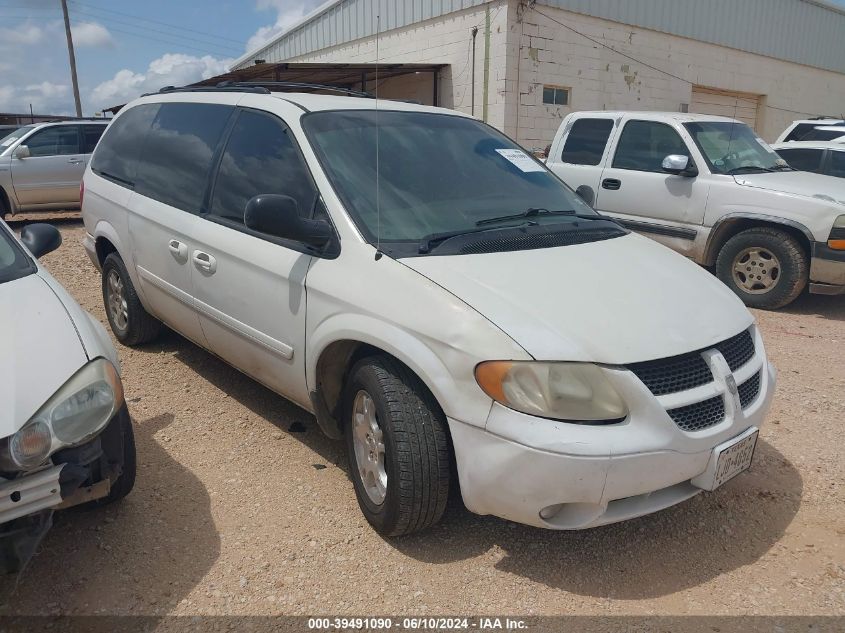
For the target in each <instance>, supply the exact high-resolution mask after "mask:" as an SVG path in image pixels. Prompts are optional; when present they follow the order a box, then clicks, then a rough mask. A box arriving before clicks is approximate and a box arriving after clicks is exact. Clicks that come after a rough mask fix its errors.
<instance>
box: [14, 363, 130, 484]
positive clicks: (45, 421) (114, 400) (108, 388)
mask: <svg viewBox="0 0 845 633" xmlns="http://www.w3.org/2000/svg"><path fill="white" fill-rule="evenodd" d="M121 406H123V385H122V383H121V382H120V376H119V375H118V373H117V370H116V369H115V368H114V365H112V364H111V363H110V362H109V361H108V360H106V359H104V358H98V359H96V360H94V361H91V362H90V363H88V364H87V365H85V366H84V367H83V368H82V369H80V370H79V371H78V372H76V373H75V374H74V375H73V377H71V379H70V380H68V381H67V382H66V383H65V384H64V385H62V387H61V388H60V389H59V390H58V391H57V392H56V393H54V394H53V396H52V397H51V398H50V399H49V400H48V401H47V402H46V404H44V406H43V407H41V408H40V409H39V410H38V412H37V413H36V414H35V415H34V416H32V418H30V420H29V421H28V422H27V423H26V424H24V425H23V426H22V427H21V429H20V430H19V431H18V432H17V433H15V434H14V435H12V436H11V437H9V438H7V440H6V441H5V446H3V447H2V448H3V449H5V450H0V467H2V468H4V469H7V470H16V469H26V468H32V467H35V466H38V465H39V464H41V463H43V462H44V460H45V459H47V457H48V456H49V455H51V454H53V453H54V452H56V451H57V450H59V449H61V448H65V447H67V446H74V445H76V444H82V443H84V442H85V441H87V440H89V439H91V438H92V437H94V436H95V435H96V434H97V433H99V432H100V431H101V430H102V429H103V427H105V426H106V424H108V421H109V420H111V418H112V417H113V416H114V414H115V413H116V412H117V411H118V410H119V409H120V407H121Z"/></svg>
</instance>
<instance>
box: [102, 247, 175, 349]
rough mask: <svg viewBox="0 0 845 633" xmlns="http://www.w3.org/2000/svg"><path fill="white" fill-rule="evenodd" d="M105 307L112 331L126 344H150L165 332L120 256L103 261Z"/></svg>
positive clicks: (109, 257) (110, 256)
mask: <svg viewBox="0 0 845 633" xmlns="http://www.w3.org/2000/svg"><path fill="white" fill-rule="evenodd" d="M103 304H104V305H105V308H106V316H107V317H108V320H109V325H110V326H111V329H112V332H114V335H115V337H117V340H118V341H120V342H121V343H123V344H124V345H128V346H132V345H140V344H142V343H148V342H150V341H152V340H153V339H155V337H156V336H158V333H159V332H160V331H161V322H160V321H158V320H157V319H155V318H154V317H153V316H151V315H150V314H149V313H148V312H147V311H146V310H144V306H143V305H141V300H140V299H139V298H138V294H137V293H136V292H135V286H133V285H132V280H131V279H130V278H129V273H128V272H127V271H126V266H125V265H124V263H123V260H122V259H121V258H120V255H118V254H117V253H111V254H110V255H109V256H108V257H106V260H105V261H104V262H103Z"/></svg>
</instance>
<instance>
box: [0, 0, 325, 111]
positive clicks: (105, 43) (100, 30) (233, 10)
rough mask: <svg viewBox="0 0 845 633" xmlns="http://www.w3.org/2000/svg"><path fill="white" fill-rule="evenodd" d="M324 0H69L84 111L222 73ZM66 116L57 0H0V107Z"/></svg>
mask: <svg viewBox="0 0 845 633" xmlns="http://www.w3.org/2000/svg"><path fill="white" fill-rule="evenodd" d="M323 2H324V0H219V1H218V0H141V1H137V0H135V1H132V0H68V9H69V13H70V17H71V29H72V32H73V39H74V44H75V49H76V64H77V71H78V76H79V91H80V95H81V98H82V108H83V113H84V114H86V115H92V114H94V112H95V111H97V110H101V109H102V108H104V107H109V106H111V105H115V104H118V103H124V102H125V101H127V100H129V99H132V98H134V97H136V96H138V95H139V94H141V93H142V92H147V91H150V90H157V89H158V88H159V87H161V86H165V85H171V84H172V85H178V84H185V83H191V82H194V81H197V80H199V79H201V78H204V77H208V76H213V75H216V74H219V73H221V72H225V71H226V70H227V68H228V66H229V64H230V63H231V62H232V60H233V59H235V58H237V57H239V56H240V55H242V54H243V53H244V52H246V50H247V48H248V47H249V48H252V47H253V46H254V45H256V44H258V43H260V42H261V41H262V40H266V39H268V38H270V37H272V36H273V35H275V34H276V33H278V32H279V31H280V30H282V29H284V28H285V27H287V26H288V25H290V24H291V23H293V22H294V21H296V20H297V19H299V18H301V17H302V16H303V15H305V14H307V13H308V12H310V11H312V10H313V9H314V8H316V7H317V6H319V5H320V4H322V3H323ZM30 104H32V106H33V109H34V110H35V111H36V112H43V113H46V114H65V113H72V112H73V110H74V106H73V93H72V91H71V88H70V72H69V69H68V57H67V46H66V43H65V36H64V25H63V22H62V14H61V8H60V3H59V0H0V112H29V105H30Z"/></svg>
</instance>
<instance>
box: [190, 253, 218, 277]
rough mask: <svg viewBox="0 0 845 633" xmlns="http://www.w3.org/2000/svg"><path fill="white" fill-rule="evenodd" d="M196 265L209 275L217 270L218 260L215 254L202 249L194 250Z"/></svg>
mask: <svg viewBox="0 0 845 633" xmlns="http://www.w3.org/2000/svg"><path fill="white" fill-rule="evenodd" d="M194 266H196V267H197V268H199V269H200V270H202V271H205V272H207V273H208V274H209V275H213V274H214V273H215V272H217V260H216V259H215V258H214V256H213V255H209V254H208V253H204V252H202V251H194Z"/></svg>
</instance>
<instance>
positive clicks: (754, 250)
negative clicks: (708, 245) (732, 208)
mask: <svg viewBox="0 0 845 633" xmlns="http://www.w3.org/2000/svg"><path fill="white" fill-rule="evenodd" d="M808 272H809V271H808V265H807V255H806V253H805V252H804V249H803V248H802V247H801V244H800V243H799V242H798V240H796V239H795V238H794V237H792V235H790V234H789V233H787V232H786V231H781V230H779V229H773V228H768V227H758V228H753V229H748V230H746V231H742V232H741V233H737V234H736V235H734V236H733V237H732V238H731V239H729V240H728V241H727V242H725V245H724V246H723V247H722V250H721V251H719V256H718V257H717V259H716V275H717V276H718V277H719V279H721V280H722V282H723V283H725V284H726V285H727V286H728V287H729V288H730V289H731V290H733V291H734V292H735V293H736V294H737V295H738V296H739V298H740V299H742V301H743V302H744V303H745V305H747V306H749V307H752V308H763V309H768V310H771V309H775V308H782V307H783V306H785V305H788V304H789V303H792V302H793V301H794V300H795V299H796V298H797V297H798V295H800V294H801V291H802V290H803V289H804V286H806V285H807V277H808Z"/></svg>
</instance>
